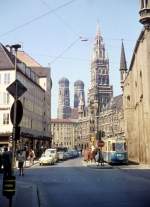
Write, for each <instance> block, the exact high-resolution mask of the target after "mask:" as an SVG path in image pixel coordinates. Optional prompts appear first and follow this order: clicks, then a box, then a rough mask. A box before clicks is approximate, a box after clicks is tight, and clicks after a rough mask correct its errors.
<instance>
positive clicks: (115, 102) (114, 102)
mask: <svg viewBox="0 0 150 207" xmlns="http://www.w3.org/2000/svg"><path fill="white" fill-rule="evenodd" d="M122 108H123V98H122V94H121V95H118V96H115V97H113V98H112V99H111V100H110V102H109V103H108V104H107V106H106V109H105V110H108V109H117V110H121V109H122Z"/></svg>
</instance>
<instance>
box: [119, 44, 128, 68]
mask: <svg viewBox="0 0 150 207" xmlns="http://www.w3.org/2000/svg"><path fill="white" fill-rule="evenodd" d="M120 70H127V63H126V56H125V51H124V44H123V41H122V45H121V58H120Z"/></svg>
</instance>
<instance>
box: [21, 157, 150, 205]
mask: <svg viewBox="0 0 150 207" xmlns="http://www.w3.org/2000/svg"><path fill="white" fill-rule="evenodd" d="M17 180H18V181H23V182H24V181H25V182H26V183H33V184H36V185H37V186H38V195H39V202H40V206H41V207H68V206H71V207H84V206H85V207H114V206H116V207H117V206H118V207H149V206H150V170H149V169H147V170H143V169H137V170H134V169H131V170H130V169H127V170H124V169H119V168H118V167H113V169H96V168H90V167H85V166H83V165H82V162H81V159H80V158H77V159H73V160H68V161H65V162H61V163H58V164H56V165H54V166H39V165H36V166H34V167H32V168H29V169H26V171H25V176H24V177H19V176H17Z"/></svg>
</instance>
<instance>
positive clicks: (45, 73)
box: [30, 66, 50, 77]
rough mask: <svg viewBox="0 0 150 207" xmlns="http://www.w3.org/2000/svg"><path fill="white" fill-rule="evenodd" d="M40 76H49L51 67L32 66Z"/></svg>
mask: <svg viewBox="0 0 150 207" xmlns="http://www.w3.org/2000/svg"><path fill="white" fill-rule="evenodd" d="M30 68H31V69H32V70H33V71H34V72H35V73H36V74H37V75H38V76H39V77H47V76H48V74H49V70H50V68H48V67H42V66H41V67H30Z"/></svg>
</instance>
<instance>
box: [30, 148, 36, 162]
mask: <svg viewBox="0 0 150 207" xmlns="http://www.w3.org/2000/svg"><path fill="white" fill-rule="evenodd" d="M34 159H35V153H34V150H32V149H30V150H29V163H30V165H33V164H34Z"/></svg>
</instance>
